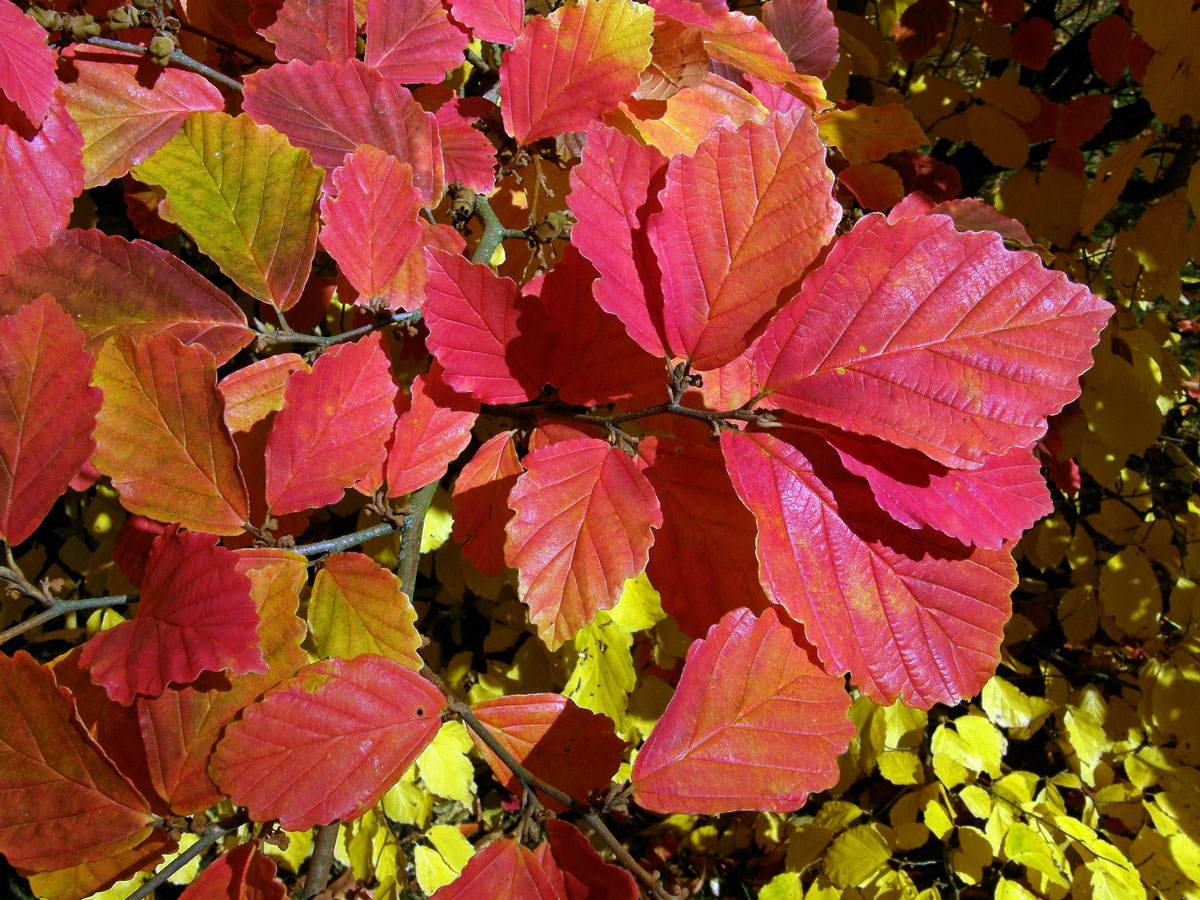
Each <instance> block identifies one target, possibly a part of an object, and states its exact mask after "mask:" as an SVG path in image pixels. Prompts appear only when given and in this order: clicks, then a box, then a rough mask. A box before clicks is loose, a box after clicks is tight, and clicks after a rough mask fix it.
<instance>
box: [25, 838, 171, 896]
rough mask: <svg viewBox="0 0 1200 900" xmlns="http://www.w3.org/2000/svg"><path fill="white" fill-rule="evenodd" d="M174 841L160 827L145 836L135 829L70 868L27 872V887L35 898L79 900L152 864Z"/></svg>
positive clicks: (168, 849) (149, 867)
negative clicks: (96, 856) (99, 855)
mask: <svg viewBox="0 0 1200 900" xmlns="http://www.w3.org/2000/svg"><path fill="white" fill-rule="evenodd" d="M177 846H178V844H177V843H176V841H175V839H174V838H171V837H169V836H168V834H167V833H166V832H165V831H163V830H162V829H155V830H154V831H152V832H150V834H149V836H147V837H144V838H143V837H142V834H141V833H140V832H139V833H137V834H134V835H131V836H130V837H129V838H128V839H127V840H124V841H117V842H115V843H113V844H110V845H108V847H107V849H106V853H105V855H104V856H103V857H102V858H100V859H93V860H89V861H88V862H82V863H79V864H78V865H75V866H71V867H70V868H64V869H55V870H54V871H52V872H35V873H34V874H32V875H30V876H29V887H30V888H31V889H32V890H33V893H34V895H35V896H36V897H38V898H39V900H79V898H80V897H90V896H92V895H93V894H95V893H97V892H99V891H104V890H107V889H108V888H110V887H112V886H113V885H115V884H117V883H118V882H121V881H125V880H127V879H129V878H132V877H133V876H134V875H135V874H136V873H138V872H144V871H146V870H147V869H151V868H153V867H154V866H156V865H157V864H158V863H159V861H161V860H162V858H163V854H164V853H171V852H173V851H174V850H175V849H176V847H177Z"/></svg>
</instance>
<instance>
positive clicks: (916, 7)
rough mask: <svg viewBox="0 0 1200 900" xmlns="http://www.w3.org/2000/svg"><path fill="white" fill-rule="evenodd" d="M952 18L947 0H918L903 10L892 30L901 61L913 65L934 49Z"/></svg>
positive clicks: (952, 12) (952, 13)
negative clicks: (914, 61)
mask: <svg viewBox="0 0 1200 900" xmlns="http://www.w3.org/2000/svg"><path fill="white" fill-rule="evenodd" d="M953 15H954V10H953V9H951V7H950V3H949V0H917V2H916V3H913V4H912V5H911V6H909V7H908V9H906V10H904V12H903V13H902V14H901V16H900V18H899V19H897V20H896V25H895V27H894V28H893V29H892V37H894V38H895V39H896V49H897V50H899V51H900V58H901V59H902V60H904V61H905V62H912V61H913V60H914V59H919V58H920V57H922V56H924V55H925V54H926V53H928V52H929V51H930V50H932V49H933V48H934V47H936V46H937V42H938V41H940V40H941V38H942V35H943V34H945V33H946V29H947V28H949V27H950V19H951V17H952V16H953Z"/></svg>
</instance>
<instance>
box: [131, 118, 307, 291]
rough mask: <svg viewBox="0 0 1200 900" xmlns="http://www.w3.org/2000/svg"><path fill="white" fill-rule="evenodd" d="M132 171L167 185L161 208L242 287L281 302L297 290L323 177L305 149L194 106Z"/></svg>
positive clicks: (249, 122)
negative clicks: (175, 130)
mask: <svg viewBox="0 0 1200 900" xmlns="http://www.w3.org/2000/svg"><path fill="white" fill-rule="evenodd" d="M134 174H135V175H136V176H137V177H138V179H139V180H141V181H144V182H146V183H147V184H153V185H157V186H159V187H161V188H162V189H163V190H165V191H166V192H167V203H166V204H165V205H160V206H159V208H158V209H159V215H161V216H162V217H163V218H164V219H166V220H167V221H168V222H174V223H175V224H176V225H178V226H179V227H180V228H182V229H183V230H184V231H186V232H187V233H188V234H189V235H191V237H192V238H193V240H195V241H196V246H197V247H199V248H200V251H201V252H202V253H205V254H206V255H208V256H210V257H212V259H213V261H214V262H216V264H217V265H218V266H220V267H221V271H222V272H224V273H225V274H226V275H228V276H229V277H230V278H232V279H233V280H234V281H236V282H237V283H238V286H239V287H241V288H242V289H243V290H245V291H246V292H247V293H249V294H253V295H254V296H255V297H258V298H259V299H260V300H269V301H270V302H271V303H273V304H274V305H275V306H277V307H278V308H279V309H284V310H286V309H289V308H290V307H291V306H292V305H293V304H294V303H295V302H296V301H297V300H299V299H300V292H301V291H302V290H303V289H304V282H305V281H307V280H308V273H309V270H310V269H311V268H312V259H313V253H314V252H315V251H316V248H317V224H318V223H317V200H318V197H319V195H320V192H321V179H322V177H323V173H322V172H321V170H320V169H318V168H317V167H316V166H314V165H313V164H312V159H311V157H310V156H309V154H308V151H307V150H297V149H296V148H294V147H292V145H291V144H289V143H288V142H287V139H286V138H284V137H283V136H282V135H280V134H279V133H277V132H276V131H274V130H273V129H271V128H263V127H260V126H258V125H256V124H255V123H254V121H253V120H252V119H251V118H250V117H249V116H245V115H241V116H237V117H236V118H234V117H232V116H228V115H226V114H225V113H221V112H198V113H192V114H191V115H190V116H188V117H187V120H186V121H185V122H184V123H183V128H182V129H181V130H180V131H179V132H178V133H176V135H175V136H174V137H173V138H171V140H169V141H168V142H167V143H166V144H165V145H164V146H163V147H162V148H161V149H160V150H159V151H158V152H157V153H155V154H154V155H153V156H152V157H150V158H149V159H148V160H146V161H145V162H144V163H142V164H141V165H140V166H137V168H136V169H135V170H134Z"/></svg>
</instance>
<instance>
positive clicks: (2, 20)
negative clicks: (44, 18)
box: [0, 3, 58, 128]
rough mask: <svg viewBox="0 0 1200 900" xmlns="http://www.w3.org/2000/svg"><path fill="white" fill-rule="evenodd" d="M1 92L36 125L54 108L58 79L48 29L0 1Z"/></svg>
mask: <svg viewBox="0 0 1200 900" xmlns="http://www.w3.org/2000/svg"><path fill="white" fill-rule="evenodd" d="M0 33H3V34H4V40H3V41H2V42H0V94H3V95H4V96H5V97H7V98H8V99H9V100H11V101H12V102H13V103H15V104H16V105H17V106H19V107H20V108H21V112H23V113H25V115H27V116H29V121H30V123H31V124H32V125H33V126H34V127H35V128H36V127H37V126H38V125H41V124H42V120H43V119H44V118H46V113H47V112H49V110H50V100H51V98H52V97H53V96H54V88H55V87H57V85H58V79H57V78H56V77H55V75H54V67H55V59H54V51H53V50H51V49H50V48H49V47H48V46H46V30H45V29H44V28H42V27H41V26H40V25H38V23H37V22H35V21H34V19H33V17H32V16H27V15H25V14H24V13H22V12H21V10H20V7H17V6H14V5H13V4H11V3H5V4H3V5H0Z"/></svg>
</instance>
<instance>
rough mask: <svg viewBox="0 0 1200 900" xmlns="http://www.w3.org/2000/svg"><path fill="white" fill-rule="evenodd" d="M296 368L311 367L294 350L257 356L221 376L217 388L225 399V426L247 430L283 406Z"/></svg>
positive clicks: (235, 430)
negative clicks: (289, 381)
mask: <svg viewBox="0 0 1200 900" xmlns="http://www.w3.org/2000/svg"><path fill="white" fill-rule="evenodd" d="M296 371H305V372H311V371H312V369H311V368H310V367H309V365H308V363H306V362H305V361H304V359H303V358H302V357H300V356H297V355H296V354H295V353H278V354H276V355H275V356H268V357H266V358H265V359H257V360H255V361H254V362H252V363H250V365H248V366H246V367H245V368H244V369H238V370H237V371H236V372H230V373H229V374H228V375H226V376H225V377H224V378H222V379H221V380H220V382H219V383H218V384H217V389H218V390H219V391H220V392H221V397H222V398H223V399H224V400H225V425H226V427H228V428H229V430H230V431H231V432H237V431H249V430H250V429H251V428H253V427H254V426H255V425H256V424H257V423H258V422H261V421H262V420H263V419H265V418H267V416H269V415H271V414H272V413H276V412H279V410H281V409H283V403H284V391H285V390H286V389H287V381H288V378H290V377H291V374H292V373H293V372H296Z"/></svg>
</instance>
